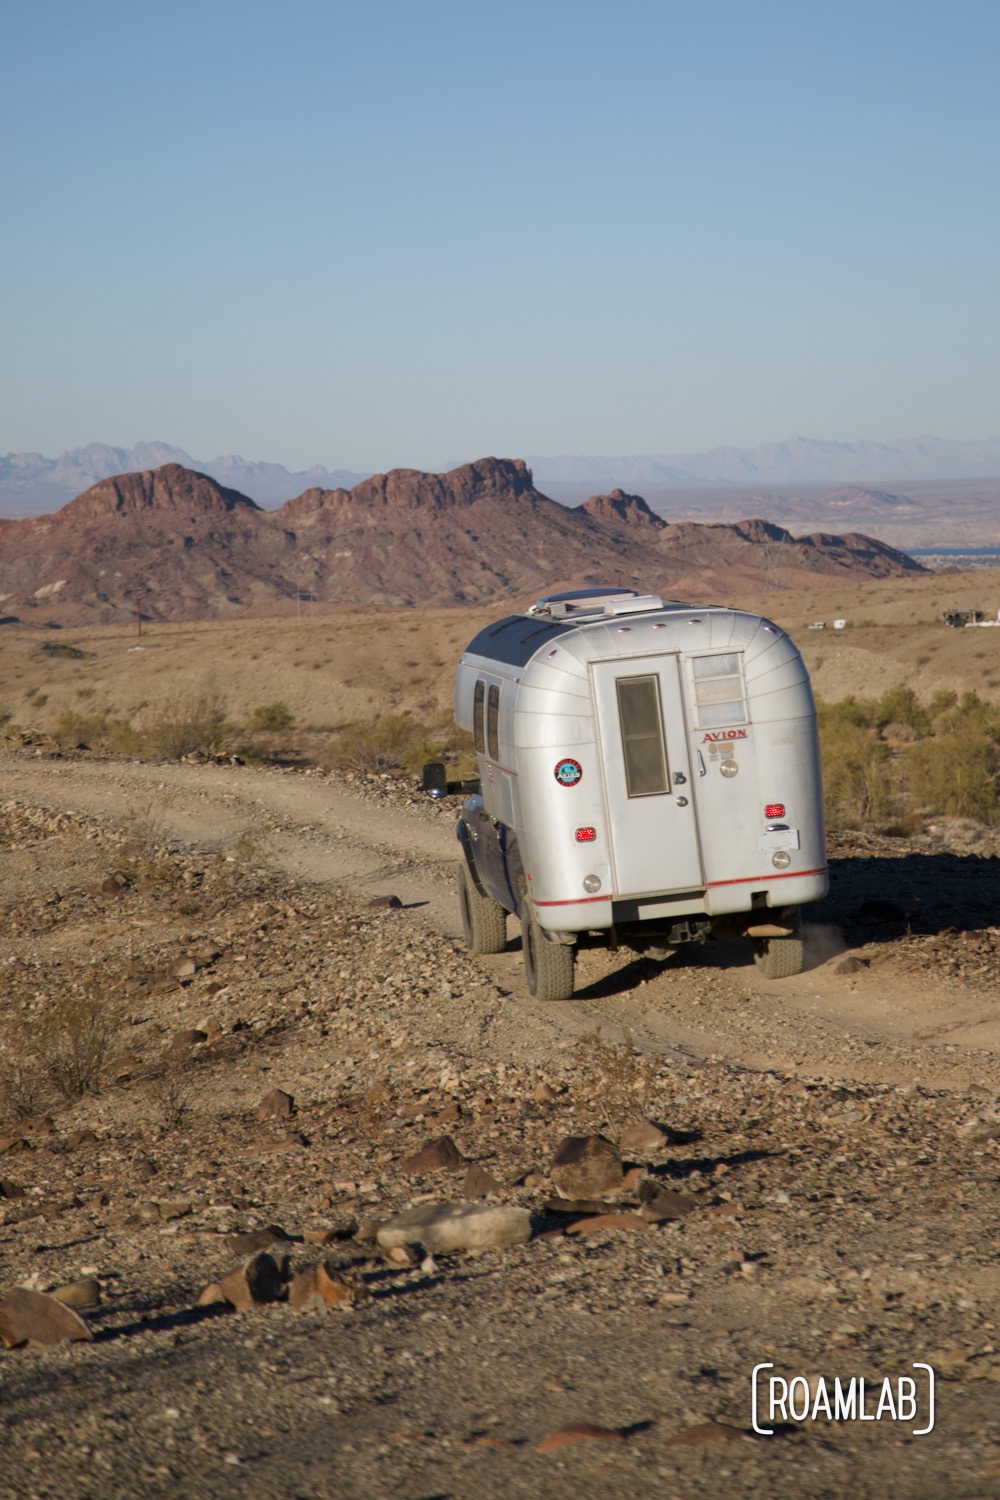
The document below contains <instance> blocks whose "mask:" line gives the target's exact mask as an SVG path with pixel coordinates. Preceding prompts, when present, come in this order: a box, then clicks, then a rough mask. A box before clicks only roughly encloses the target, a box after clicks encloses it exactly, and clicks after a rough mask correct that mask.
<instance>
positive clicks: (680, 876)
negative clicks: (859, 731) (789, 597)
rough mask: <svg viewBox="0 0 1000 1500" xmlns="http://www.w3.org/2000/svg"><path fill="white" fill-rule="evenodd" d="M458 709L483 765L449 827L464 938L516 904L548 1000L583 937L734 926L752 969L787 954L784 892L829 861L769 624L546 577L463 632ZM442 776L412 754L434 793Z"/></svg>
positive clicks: (672, 938)
mask: <svg viewBox="0 0 1000 1500" xmlns="http://www.w3.org/2000/svg"><path fill="white" fill-rule="evenodd" d="M455 717H456V720H457V722H458V723H459V724H460V725H461V726H462V727H463V728H466V729H469V730H471V731H472V734H473V736H474V739H475V747H476V756H477V761H478V769H479V785H478V789H476V790H475V791H474V792H473V795H471V796H469V797H468V799H467V800H466V801H465V803H464V805H463V806H462V808H461V811H460V813H459V817H458V829H457V832H458V838H459V842H460V843H461V846H462V853H463V858H462V860H461V861H460V864H459V873H458V892H459V901H460V905H461V910H462V921H463V927H464V932H465V940H466V944H467V946H468V947H469V949H470V950H471V951H472V952H474V953H497V952H500V951H501V950H502V949H503V947H504V946H505V943H506V936H507V917H508V915H509V914H511V913H514V914H516V915H517V916H518V917H519V919H520V923H521V935H522V946H523V951H524V967H525V974H526V978H527V982H528V988H529V990H530V992H531V993H532V994H533V995H535V996H537V997H538V998H539V999H543V1000H561V999H566V998H568V997H569V995H571V994H572V991H573V970H574V959H575V954H576V950H577V948H578V947H580V946H582V945H589V944H604V945H606V946H608V947H610V948H612V949H617V948H619V947H626V948H630V949H632V950H634V951H636V952H639V953H645V954H648V955H650V956H652V957H654V958H667V957H669V956H670V955H671V953H672V952H673V951H674V950H675V949H676V948H677V947H678V946H679V945H680V944H681V943H684V942H690V941H697V940H702V939H705V938H714V937H720V938H728V939H741V938H746V939H748V940H749V942H750V944H751V946H752V948H753V953H754V958H755V960H756V962H757V966H758V968H759V969H760V971H761V973H762V974H764V975H765V976H766V977H768V978H772V979H779V978H783V977H786V976H789V975H793V974H797V973H799V972H800V970H801V969H802V967H803V947H802V937H801V930H800V917H799V908H800V907H801V906H802V905H803V904H804V903H806V902H808V901H815V900H817V899H818V898H820V897H821V896H823V895H824V894H825V893H826V890H827V885H828V876H827V863H826V853H825V844H824V830H823V813H822V796H821V789H820V768H819V752H818V746H817V739H816V721H815V709H814V705H813V699H812V693H811V690H810V686H809V680H808V677H807V674H806V671H805V667H804V666H803V663H802V659H801V657H800V655H799V652H798V651H797V649H796V648H795V646H794V645H793V643H792V642H791V640H789V638H788V636H787V635H786V634H785V633H784V631H783V630H781V629H780V628H779V627H778V626H777V625H773V624H772V623H771V622H770V621H768V620H764V619H761V618H759V617H758V616H756V615H751V614H744V613H742V612H740V611H737V610H731V609H725V608H721V607H716V606H710V607H706V606H693V605H689V604H680V603H676V602H673V601H669V602H666V603H664V602H663V601H662V600H661V599H659V598H658V597H656V596H655V595H640V594H637V593H635V592H634V591H633V590H631V589H622V588H602V589H584V590H577V591H573V592H570V593H562V594H551V595H548V596H546V597H545V598H543V599H539V600H538V602H537V603H536V604H534V605H532V606H531V608H530V609H529V610H528V611H527V612H526V613H525V614H522V615H510V616H508V617H507V618H506V619H503V620H499V621H498V622H497V623H496V624H494V625H489V626H487V627H486V629H485V630H481V631H480V632H479V634H478V635H477V636H476V637H475V639H474V640H473V641H472V642H471V643H470V644H469V646H468V647H467V648H466V651H465V653H464V654H463V656H462V659H461V662H460V664H459V667H458V672H457V677H456V683H455ZM446 785H447V784H446V783H445V781H444V768H443V767H442V766H438V765H433V766H428V767H426V768H425V787H426V788H427V789H428V790H429V791H430V792H431V794H432V795H442V794H443V793H444V791H445V790H446ZM466 789H468V788H466Z"/></svg>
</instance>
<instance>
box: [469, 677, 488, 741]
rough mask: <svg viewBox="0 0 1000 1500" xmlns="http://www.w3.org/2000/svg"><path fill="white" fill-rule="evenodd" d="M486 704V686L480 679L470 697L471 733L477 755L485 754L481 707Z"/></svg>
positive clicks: (483, 722) (484, 730) (484, 731)
mask: <svg viewBox="0 0 1000 1500" xmlns="http://www.w3.org/2000/svg"><path fill="white" fill-rule="evenodd" d="M485 702H486V684H485V682H484V681H483V679H482V678H481V677H480V678H478V679H477V681H476V687H475V691H474V692H473V695H472V733H473V737H474V739H475V741H476V752H477V754H479V755H485V754H486V728H485V721H484V718H483V706H484V704H485Z"/></svg>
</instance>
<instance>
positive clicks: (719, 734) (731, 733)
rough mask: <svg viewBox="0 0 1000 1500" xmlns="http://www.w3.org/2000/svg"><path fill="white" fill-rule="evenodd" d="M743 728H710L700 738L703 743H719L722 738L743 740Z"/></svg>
mask: <svg viewBox="0 0 1000 1500" xmlns="http://www.w3.org/2000/svg"><path fill="white" fill-rule="evenodd" d="M747 737H748V736H747V732H746V730H745V729H711V730H709V732H708V734H706V736H705V738H704V739H703V740H702V744H703V745H720V744H722V742H723V740H745V739H746V738H747Z"/></svg>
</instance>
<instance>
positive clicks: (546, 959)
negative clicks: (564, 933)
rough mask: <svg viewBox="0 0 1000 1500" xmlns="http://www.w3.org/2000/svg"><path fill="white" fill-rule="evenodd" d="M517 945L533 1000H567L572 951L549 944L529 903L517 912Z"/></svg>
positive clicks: (573, 957)
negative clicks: (518, 918)
mask: <svg viewBox="0 0 1000 1500" xmlns="http://www.w3.org/2000/svg"><path fill="white" fill-rule="evenodd" d="M521 945H522V947H523V949H524V976H525V978H526V979H527V981H528V991H529V993H530V994H532V995H534V997H535V999H536V1000H568V999H569V997H570V996H571V995H572V993H573V963H574V960H575V958H576V950H575V948H573V947H572V946H571V945H570V944H568V943H550V942H549V940H548V938H547V937H546V936H545V934H544V933H543V932H542V929H541V928H540V927H539V925H538V920H537V918H536V916H535V911H534V907H533V906H532V905H531V903H530V901H526V902H525V903H524V905H523V906H522V908H521Z"/></svg>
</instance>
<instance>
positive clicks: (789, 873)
mask: <svg viewBox="0 0 1000 1500" xmlns="http://www.w3.org/2000/svg"><path fill="white" fill-rule="evenodd" d="M828 870H829V865H820V867H819V869H818V870H786V871H785V872H784V874H783V875H744V876H741V877H740V879H739V880H710V881H709V882H708V884H707V885H706V887H705V889H706V890H714V889H716V887H718V886H720V885H753V884H754V882H755V881H757V882H758V883H763V882H766V881H769V880H795V879H796V878H798V877H799V876H802V875H826V874H827V872H828Z"/></svg>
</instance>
